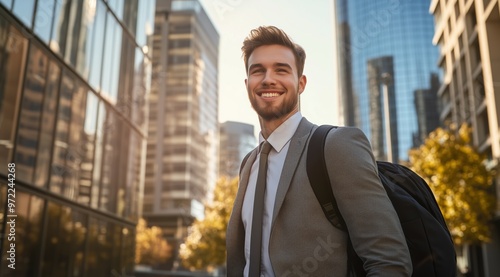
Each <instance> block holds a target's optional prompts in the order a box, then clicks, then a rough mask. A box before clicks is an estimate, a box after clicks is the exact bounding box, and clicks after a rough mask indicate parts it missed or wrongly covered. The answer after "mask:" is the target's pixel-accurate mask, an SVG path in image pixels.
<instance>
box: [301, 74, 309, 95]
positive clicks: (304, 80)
mask: <svg viewBox="0 0 500 277" xmlns="http://www.w3.org/2000/svg"><path fill="white" fill-rule="evenodd" d="M306 84H307V77H306V75H302V76H300V78H299V94H300V93H302V92H303V91H304V90H305V89H306Z"/></svg>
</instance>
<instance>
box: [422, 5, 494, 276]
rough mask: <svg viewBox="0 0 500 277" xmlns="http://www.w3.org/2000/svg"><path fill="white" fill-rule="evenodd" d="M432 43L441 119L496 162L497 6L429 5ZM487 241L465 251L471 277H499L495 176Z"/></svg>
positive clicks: (490, 162)
mask: <svg viewBox="0 0 500 277" xmlns="http://www.w3.org/2000/svg"><path fill="white" fill-rule="evenodd" d="M430 12H431V13H432V14H433V15H434V18H435V22H436V31H435V35H434V43H435V44H437V45H438V46H439V49H440V56H439V59H438V63H439V66H440V67H441V69H442V70H443V73H444V81H443V84H442V86H441V87H440V89H439V100H440V101H439V102H440V105H441V118H442V119H443V121H445V122H447V123H455V124H458V125H460V124H462V123H467V124H469V125H470V127H471V129H472V144H473V146H475V147H476V148H477V149H479V151H481V152H482V153H485V154H486V156H487V157H488V166H490V167H494V166H498V162H499V161H500V36H499V34H500V1H499V0H484V1H483V0H449V1H443V0H433V1H432V3H431V5H430ZM494 185H495V186H496V188H495V190H494V191H492V193H495V192H496V196H497V206H496V210H495V217H494V219H493V221H492V224H491V226H492V230H491V234H492V241H491V242H490V243H485V244H483V245H481V246H479V247H474V248H472V247H471V248H469V253H467V254H466V255H463V257H462V259H461V263H459V268H460V269H461V270H462V271H465V270H467V267H468V268H469V270H470V273H469V274H470V276H481V277H482V276H486V277H493V276H500V264H499V263H498V261H499V260H500V173H499V174H498V175H497V177H496V179H495V182H494Z"/></svg>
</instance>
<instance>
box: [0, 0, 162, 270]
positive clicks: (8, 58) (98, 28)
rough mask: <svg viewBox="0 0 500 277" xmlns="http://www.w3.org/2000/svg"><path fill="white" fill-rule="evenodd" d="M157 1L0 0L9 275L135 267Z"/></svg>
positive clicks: (3, 214) (1, 143)
mask: <svg viewBox="0 0 500 277" xmlns="http://www.w3.org/2000/svg"><path fill="white" fill-rule="evenodd" d="M154 8H155V1H138V0H127V1H125V0H114V1H111V0H109V1H103V0H75V1H70V0H62V1H58V0H38V1H34V0H33V1H21V0H15V1H7V0H2V1H0V129H1V133H0V238H1V240H0V250H1V251H0V253H1V254H0V255H1V264H0V276H16V277H17V276H30V277H31V276H106V277H107V276H115V275H116V276H125V275H132V274H133V269H134V255H135V253H134V249H135V247H134V245H135V225H136V223H137V220H138V217H139V215H140V211H141V208H142V207H141V205H140V203H141V197H142V196H141V192H142V189H143V185H144V184H143V182H144V181H143V179H144V178H143V175H144V172H145V152H144V151H143V149H144V147H143V145H145V142H146V136H147V133H146V131H147V125H146V120H145V119H146V116H147V106H146V105H147V101H146V99H147V95H148V94H149V91H150V86H151V84H150V78H151V56H150V55H151V53H150V52H149V49H150V48H152V47H151V45H150V42H151V38H150V37H151V34H152V30H153V24H154ZM8 164H15V180H14V184H15V185H12V184H10V183H11V182H10V180H9V179H12V178H11V177H12V176H9V175H8V173H9V172H8V167H7V165H8ZM13 187H15V209H13V210H10V207H9V205H8V202H9V199H11V198H13V192H14V190H12V188H13ZM13 215H16V217H15V224H16V225H15V251H16V252H15V258H16V259H15V268H16V269H15V270H12V269H11V268H9V266H8V265H9V264H11V263H12V261H11V260H9V259H7V258H9V257H11V256H12V255H11V254H9V253H8V252H7V251H8V250H9V249H10V248H11V247H12V245H11V243H13V241H9V240H8V235H9V234H11V233H12V228H10V226H9V224H8V222H9V220H10V219H11V218H12V216H13Z"/></svg>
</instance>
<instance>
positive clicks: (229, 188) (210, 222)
mask: <svg viewBox="0 0 500 277" xmlns="http://www.w3.org/2000/svg"><path fill="white" fill-rule="evenodd" d="M237 189H238V179H237V178H233V179H228V178H227V177H222V178H221V179H219V180H218V182H217V184H216V186H215V190H214V199H213V201H212V202H210V203H207V205H206V208H205V218H204V219H203V220H201V221H195V222H194V224H193V225H192V227H191V230H190V234H189V235H188V237H187V239H186V241H185V243H183V244H182V245H181V248H180V252H179V255H180V257H181V259H182V263H183V265H184V266H185V267H186V268H189V269H191V270H207V271H212V270H213V269H214V268H215V267H217V266H221V265H223V264H224V263H225V261H226V228H227V223H228V221H229V216H230V215H231V210H232V207H233V202H234V198H235V197H236V191H237Z"/></svg>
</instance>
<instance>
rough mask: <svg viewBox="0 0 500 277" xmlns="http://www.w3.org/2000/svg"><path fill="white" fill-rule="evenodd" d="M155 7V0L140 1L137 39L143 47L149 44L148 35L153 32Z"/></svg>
mask: <svg viewBox="0 0 500 277" xmlns="http://www.w3.org/2000/svg"><path fill="white" fill-rule="evenodd" d="M155 8H156V7H155V2H154V1H139V9H138V10H137V29H136V34H135V40H136V41H137V43H138V44H139V46H141V47H142V46H145V45H146V44H147V41H148V40H147V37H148V36H149V35H151V34H152V33H153V30H154V14H155ZM148 46H149V45H148Z"/></svg>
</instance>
